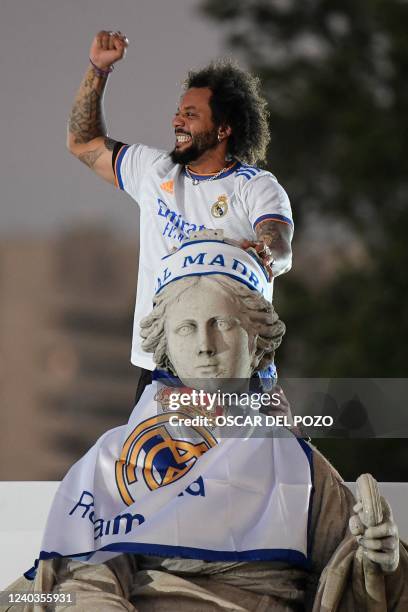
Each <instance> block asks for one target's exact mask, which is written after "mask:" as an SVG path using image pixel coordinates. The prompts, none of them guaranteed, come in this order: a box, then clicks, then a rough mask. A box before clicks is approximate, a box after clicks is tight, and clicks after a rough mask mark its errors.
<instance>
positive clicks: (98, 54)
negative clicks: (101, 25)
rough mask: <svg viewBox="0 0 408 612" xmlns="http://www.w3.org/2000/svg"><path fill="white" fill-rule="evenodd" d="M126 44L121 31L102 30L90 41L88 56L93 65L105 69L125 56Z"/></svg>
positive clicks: (126, 40)
mask: <svg viewBox="0 0 408 612" xmlns="http://www.w3.org/2000/svg"><path fill="white" fill-rule="evenodd" d="M128 44H129V41H128V39H127V38H126V36H124V35H123V34H122V33H121V32H119V31H118V32H106V31H105V30H102V31H101V32H98V34H97V35H96V36H95V38H94V39H93V41H92V45H91V48H90V50H89V58H90V59H91V61H92V62H93V63H94V64H95V66H97V67H98V68H100V69H101V70H105V69H107V68H109V67H110V66H112V64H114V63H115V62H118V61H119V60H121V59H122V57H124V56H125V54H126V47H127V46H128Z"/></svg>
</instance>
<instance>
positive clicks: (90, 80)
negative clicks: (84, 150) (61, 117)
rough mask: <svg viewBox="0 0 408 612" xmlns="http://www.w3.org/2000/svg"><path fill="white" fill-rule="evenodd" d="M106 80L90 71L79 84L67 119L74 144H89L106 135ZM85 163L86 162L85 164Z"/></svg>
mask: <svg viewBox="0 0 408 612" xmlns="http://www.w3.org/2000/svg"><path fill="white" fill-rule="evenodd" d="M105 85H106V79H102V78H101V77H98V76H97V75H96V74H95V72H94V71H93V70H92V69H90V70H88V72H87V74H86V75H85V78H84V80H83V81H82V83H81V86H80V88H79V91H78V94H77V96H76V98H75V102H74V105H73V107H72V110H71V114H70V117H69V124H68V125H69V131H70V133H71V134H72V135H73V137H74V140H75V143H76V144H82V143H86V142H89V141H90V140H92V139H93V138H97V137H98V136H105V135H106V125H105V120H104V117H103V110H102V97H103V92H104V89H105ZM85 163H86V162H85Z"/></svg>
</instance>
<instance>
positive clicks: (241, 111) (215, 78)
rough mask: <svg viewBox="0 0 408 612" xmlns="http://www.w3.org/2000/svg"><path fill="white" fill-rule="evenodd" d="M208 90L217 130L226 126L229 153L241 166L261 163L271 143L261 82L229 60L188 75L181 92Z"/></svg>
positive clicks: (213, 63)
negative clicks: (191, 89) (228, 132)
mask: <svg viewBox="0 0 408 612" xmlns="http://www.w3.org/2000/svg"><path fill="white" fill-rule="evenodd" d="M191 87H208V88H209V89H211V91H212V96H211V98H210V108H211V111H212V115H213V121H214V123H215V124H216V126H219V125H229V126H230V127H231V130H232V133H231V136H230V137H229V139H228V153H229V154H230V155H231V156H232V157H236V158H237V159H239V160H240V161H242V162H245V163H248V164H255V163H256V162H257V161H259V160H264V159H265V156H266V149H267V146H268V143H269V140H270V134H269V127H268V116H269V113H268V109H267V102H266V100H265V99H264V98H263V97H262V96H261V95H260V93H259V88H260V80H259V78H258V77H255V76H253V75H251V74H250V73H249V72H246V71H244V70H242V69H241V68H239V67H238V65H237V64H235V63H234V62H232V61H231V60H225V59H224V60H219V61H216V62H212V63H211V64H209V66H207V67H206V68H203V69H202V70H198V71H190V72H189V73H188V76H187V78H186V80H185V82H184V89H185V90H187V89H190V88H191Z"/></svg>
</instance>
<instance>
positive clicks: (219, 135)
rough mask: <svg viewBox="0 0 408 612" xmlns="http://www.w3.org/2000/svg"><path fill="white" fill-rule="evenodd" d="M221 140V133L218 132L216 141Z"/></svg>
mask: <svg viewBox="0 0 408 612" xmlns="http://www.w3.org/2000/svg"><path fill="white" fill-rule="evenodd" d="M221 140H222V136H221V134H220V133H219V132H218V142H221Z"/></svg>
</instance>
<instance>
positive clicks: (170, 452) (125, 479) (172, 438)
mask: <svg viewBox="0 0 408 612" xmlns="http://www.w3.org/2000/svg"><path fill="white" fill-rule="evenodd" d="M172 416H179V417H180V418H183V417H186V413H183V412H182V411H178V412H176V411H172V412H171V413H166V414H160V415H158V416H154V417H151V418H149V419H146V420H145V421H142V422H141V423H139V424H138V425H137V427H135V429H134V430H133V431H132V432H131V434H130V435H129V436H128V438H127V440H126V441H125V444H124V445H123V448H122V452H121V455H120V458H119V460H118V461H116V464H115V477H116V484H117V487H118V491H119V494H120V496H121V498H122V500H123V501H124V502H125V504H126V505H128V506H130V505H131V504H133V503H134V502H135V501H136V498H137V496H138V489H139V492H140V494H144V493H145V492H146V491H147V490H151V491H153V490H155V489H158V488H160V487H164V486H166V485H169V484H171V483H172V482H175V481H176V480H179V479H180V478H182V477H183V476H185V475H186V474H187V472H189V471H190V470H191V468H192V467H193V466H194V464H195V463H196V461H197V459H198V458H199V457H200V456H201V455H203V454H204V453H205V452H207V451H208V450H209V449H210V448H212V447H213V446H215V445H216V444H217V441H216V439H215V438H214V437H213V436H212V434H211V433H210V432H209V431H208V430H207V429H206V428H205V427H201V426H196V427H193V426H192V427H191V429H192V430H193V435H194V442H192V441H189V440H185V439H183V440H180V439H177V436H176V435H175V434H174V432H172V428H171V427H170V425H169V420H170V418H171V417H172Z"/></svg>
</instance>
